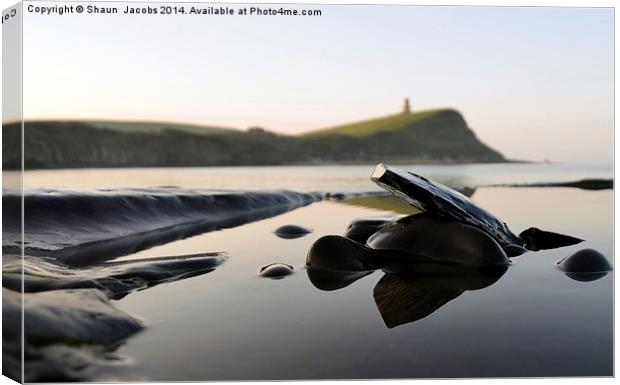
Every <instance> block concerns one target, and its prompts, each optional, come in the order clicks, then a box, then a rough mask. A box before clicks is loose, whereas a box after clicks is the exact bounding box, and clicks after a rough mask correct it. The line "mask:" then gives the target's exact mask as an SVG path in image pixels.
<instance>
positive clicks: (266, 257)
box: [25, 164, 613, 380]
mask: <svg viewBox="0 0 620 385" xmlns="http://www.w3.org/2000/svg"><path fill="white" fill-rule="evenodd" d="M410 169H412V170H414V171H416V172H418V173H421V174H423V175H425V176H428V177H431V178H434V179H437V180H439V181H442V182H444V183H449V184H458V185H469V186H472V185H474V186H480V185H486V184H495V183H524V182H548V181H568V180H576V179H582V178H586V177H588V178H593V177H596V178H609V177H612V170H611V168H610V167H607V168H605V167H594V166H571V165H527V164H514V165H469V166H415V167H410ZM371 171H372V166H338V167H265V168H246V167H244V168H211V169H209V168H196V169H124V170H64V171H36V172H28V173H27V174H26V177H25V183H26V185H27V186H28V187H50V188H72V189H91V188H118V187H158V186H178V187H188V188H189V187H191V188H229V189H265V188H288V189H292V190H299V191H313V190H319V191H360V190H361V191H368V190H372V189H376V187H375V186H374V185H373V184H372V183H371V182H370V181H369V175H370V173H371ZM472 199H474V200H475V201H476V202H478V203H479V204H480V205H481V206H483V207H485V208H487V209H488V210H489V211H491V212H492V213H494V214H496V215H497V216H499V217H500V218H502V219H503V220H505V221H506V222H507V223H508V225H509V226H510V228H511V229H512V230H513V232H515V233H519V232H520V231H522V230H524V229H526V228H528V227H530V226H536V227H540V228H542V229H546V230H551V231H555V232H560V233H564V234H569V235H572V236H576V237H579V238H582V239H585V240H586V242H584V243H581V244H578V245H575V246H571V247H566V248H561V249H555V250H546V251H539V252H529V253H526V254H524V255H522V256H520V257H517V258H514V259H513V264H512V266H510V267H509V268H508V270H507V271H506V273H505V274H503V276H501V277H500V278H499V279H498V280H497V281H496V282H495V283H491V284H489V285H488V286H486V287H484V288H480V289H478V290H466V289H465V290H464V289H463V288H461V290H459V284H458V283H454V282H446V281H441V280H437V279H436V280H435V282H431V283H430V284H429V283H428V282H422V281H406V282H405V283H402V285H401V286H399V287H400V291H398V293H399V295H398V298H396V297H395V298H394V303H395V305H394V306H395V308H396V309H397V310H398V311H399V313H400V314H408V312H411V307H412V304H415V303H416V301H418V302H419V300H420V299H419V298H418V297H419V293H420V292H426V293H429V292H430V293H431V294H432V295H434V296H435V297H437V298H440V299H443V300H445V301H447V302H446V303H445V304H444V305H443V306H440V307H439V308H438V309H437V310H435V311H434V312H432V313H430V314H429V315H427V316H426V317H423V318H421V319H419V320H417V321H414V322H408V323H402V324H400V325H398V326H396V327H392V328H389V327H388V326H386V325H387V324H391V321H392V317H393V314H392V315H390V314H382V312H381V310H380V309H379V308H378V306H377V304H376V302H375V298H374V296H373V292H374V291H375V290H377V289H376V287H377V285H379V287H380V288H381V287H382V288H385V287H386V284H387V287H388V289H389V287H390V286H389V282H386V281H385V280H383V281H382V282H381V283H380V282H379V281H380V280H381V279H382V277H383V276H384V273H382V272H381V271H376V272H374V273H373V274H371V275H369V276H366V277H364V278H362V279H360V280H358V281H356V282H354V283H353V284H351V285H350V286H347V287H344V288H342V289H340V290H333V291H324V290H321V289H318V288H317V287H315V286H314V285H313V283H312V282H311V281H310V280H309V279H308V275H307V273H306V270H305V269H304V268H303V265H304V261H305V256H306V253H307V251H308V249H309V247H310V246H311V245H312V243H313V242H314V241H315V240H316V239H317V238H319V237H321V236H323V235H326V234H342V233H343V232H344V230H345V228H346V226H347V224H348V223H349V222H350V221H351V220H353V219H354V218H357V217H363V216H368V215H377V214H383V213H386V208H387V207H390V206H387V205H385V201H384V200H382V199H374V200H369V201H364V205H365V206H357V205H353V204H350V203H346V202H321V203H317V204H313V205H310V206H307V207H304V208H301V209H297V210H295V211H292V212H289V213H286V214H284V215H281V216H278V217H274V218H270V219H266V220H261V221H258V222H254V223H251V224H247V225H243V226H240V227H237V228H233V229H227V230H223V231H217V232H212V233H206V234H202V235H198V236H194V237H191V238H187V239H184V240H180V241H176V242H172V243H168V244H165V245H162V246H158V247H154V248H151V249H148V250H144V251H142V252H139V253H137V254H136V255H132V256H126V257H123V258H125V259H127V258H142V257H155V256H167V255H181V254H192V253H200V252H210V251H227V252H228V253H229V254H230V256H231V258H230V259H229V260H228V261H227V262H226V263H224V265H222V266H221V267H220V268H218V269H217V270H216V271H214V272H212V273H209V274H206V275H202V276H198V277H194V278H190V279H186V280H182V281H178V282H174V283H169V284H162V285H159V286H157V287H154V288H151V289H149V290H145V291H141V292H137V293H134V294H131V295H129V296H127V297H125V298H124V299H122V300H120V301H118V302H116V303H115V305H116V306H118V307H120V308H121V309H123V310H125V311H127V312H129V313H131V314H135V315H137V316H139V317H142V318H143V319H144V320H146V322H147V324H148V328H147V329H146V330H145V331H144V332H141V333H140V334H138V335H137V336H134V337H132V338H130V339H129V340H128V341H127V342H126V343H125V344H124V345H123V346H121V347H120V348H119V350H118V353H120V354H122V355H124V356H127V357H129V358H130V362H131V363H130V365H129V366H130V367H129V369H130V370H129V371H128V374H127V377H126V378H141V379H149V380H252V379H254V380H267V379H319V378H325V379H327V378H332V379H340V378H421V377H482V376H500V377H507V376H527V377H530V376H580V375H587V376H610V375H612V374H613V362H612V360H613V290H612V288H613V273H610V274H608V275H607V276H605V277H603V278H601V279H599V280H596V281H593V282H580V281H575V280H573V279H571V278H569V277H567V276H566V275H565V274H563V273H562V272H561V271H560V270H558V269H557V268H556V266H555V263H556V262H557V261H558V260H559V259H561V258H563V257H565V256H567V255H570V254H572V253H573V252H575V251H577V250H579V249H583V248H594V249H596V250H599V251H600V252H602V253H603V254H604V255H605V256H607V257H608V258H609V259H610V260H611V261H612V262H613V193H612V191H611V190H604V191H584V190H578V189H571V188H518V189H517V188H484V187H482V188H478V189H477V190H476V192H475V194H474V195H473V197H472ZM284 224H299V225H303V226H306V227H310V228H312V229H313V230H314V231H313V233H311V234H310V235H308V236H306V237H303V238H299V239H293V240H285V239H280V238H277V237H276V236H275V235H274V234H273V230H274V229H276V228H277V227H279V226H281V225H284ZM273 262H284V263H287V264H290V265H293V266H294V267H295V273H294V274H293V275H291V276H289V277H286V278H284V279H282V280H271V279H265V278H261V277H259V276H258V275H257V271H258V269H259V268H260V267H261V266H264V265H267V264H269V263H273ZM447 287H450V288H451V289H450V290H447V289H445V288H447ZM455 287H456V292H457V293H456V294H458V292H459V291H462V293H461V294H460V295H456V296H455V295H454V294H455ZM448 292H449V293H448ZM416 296H417V297H416ZM451 298H452V299H451ZM401 299H404V300H403V301H400V300H401ZM123 378H124V377H123V375H120V379H123Z"/></svg>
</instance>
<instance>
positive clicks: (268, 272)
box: [258, 263, 293, 279]
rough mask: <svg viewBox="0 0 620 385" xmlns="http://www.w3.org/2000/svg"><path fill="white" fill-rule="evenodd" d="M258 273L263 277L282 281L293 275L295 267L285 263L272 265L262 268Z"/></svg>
mask: <svg viewBox="0 0 620 385" xmlns="http://www.w3.org/2000/svg"><path fill="white" fill-rule="evenodd" d="M258 273H259V274H260V276H261V277H265V278H273V279H280V278H284V277H286V276H287V275H291V274H293V266H291V265H287V264H285V263H272V264H269V265H267V266H263V267H261V268H260V270H259V272H258Z"/></svg>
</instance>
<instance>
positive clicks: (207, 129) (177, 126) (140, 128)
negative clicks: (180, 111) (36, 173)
mask: <svg viewBox="0 0 620 385" xmlns="http://www.w3.org/2000/svg"><path fill="white" fill-rule="evenodd" d="M84 123H87V124H90V125H92V126H94V127H97V128H107V129H111V130H117V131H123V132H150V133H160V132H162V131H164V130H166V129H172V130H177V131H184V132H189V133H192V134H198V135H211V134H228V133H234V132H238V130H235V129H232V128H225V127H215V126H201V125H195V124H184V123H169V122H140V121H113V120H102V121H84Z"/></svg>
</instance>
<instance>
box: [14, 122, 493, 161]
mask: <svg viewBox="0 0 620 385" xmlns="http://www.w3.org/2000/svg"><path fill="white" fill-rule="evenodd" d="M411 115H412V118H411V119H409V118H406V117H405V118H403V117H402V116H394V117H395V118H397V119H396V120H395V121H392V120H393V119H392V118H391V117H388V118H383V119H378V120H376V121H380V124H377V123H376V121H375V120H373V121H367V122H363V123H364V124H366V126H365V131H363V135H361V134H360V131H356V130H355V129H351V127H350V126H341V127H346V128H347V129H345V130H340V128H334V129H329V130H320V131H317V132H314V133H309V134H306V135H302V136H285V135H277V134H273V133H270V132H265V131H261V130H251V131H247V132H243V131H236V130H229V131H218V132H208V133H205V134H198V133H195V132H187V131H183V130H179V129H176V128H175V129H164V130H158V131H154V132H145V131H136V132H128V131H122V130H118V129H108V128H98V127H95V126H94V125H91V124H88V123H79V122H26V123H25V126H24V131H25V138H24V149H25V150H24V161H25V166H26V168H29V169H34V168H74V167H75V168H80V167H156V166H158V167H180V166H233V165H283V164H305V163H334V162H352V163H355V162H358V163H363V162H377V161H403V162H404V161H410V162H501V161H505V159H504V157H503V156H502V155H501V154H500V153H498V152H497V151H495V150H493V149H491V148H489V147H488V146H486V145H485V144H484V143H482V142H480V141H479V140H478V139H477V138H476V136H475V134H474V133H473V132H472V131H471V130H470V129H469V128H468V127H467V124H466V123H465V121H464V119H463V117H462V116H461V114H459V113H458V112H457V111H454V110H438V111H434V112H433V113H432V114H428V116H425V117H423V118H421V119H420V118H419V117H417V118H415V119H414V118H413V115H415V114H411ZM391 119H392V120H391ZM373 122H375V123H373ZM373 125H374V126H373ZM375 126H376V127H375ZM19 143H20V127H19V125H17V124H13V125H5V126H3V154H4V155H3V166H4V168H5V169H18V168H19V167H20V155H19Z"/></svg>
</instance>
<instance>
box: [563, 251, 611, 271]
mask: <svg viewBox="0 0 620 385" xmlns="http://www.w3.org/2000/svg"><path fill="white" fill-rule="evenodd" d="M558 267H559V268H560V269H562V270H564V271H565V272H567V273H603V272H607V271H610V270H612V267H611V265H610V264H609V261H608V260H607V258H605V256H604V255H603V254H601V253H600V252H598V251H596V250H593V249H583V250H579V251H577V252H576V253H575V254H573V255H571V256H569V257H566V258H564V259H562V260H561V261H559V262H558Z"/></svg>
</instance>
